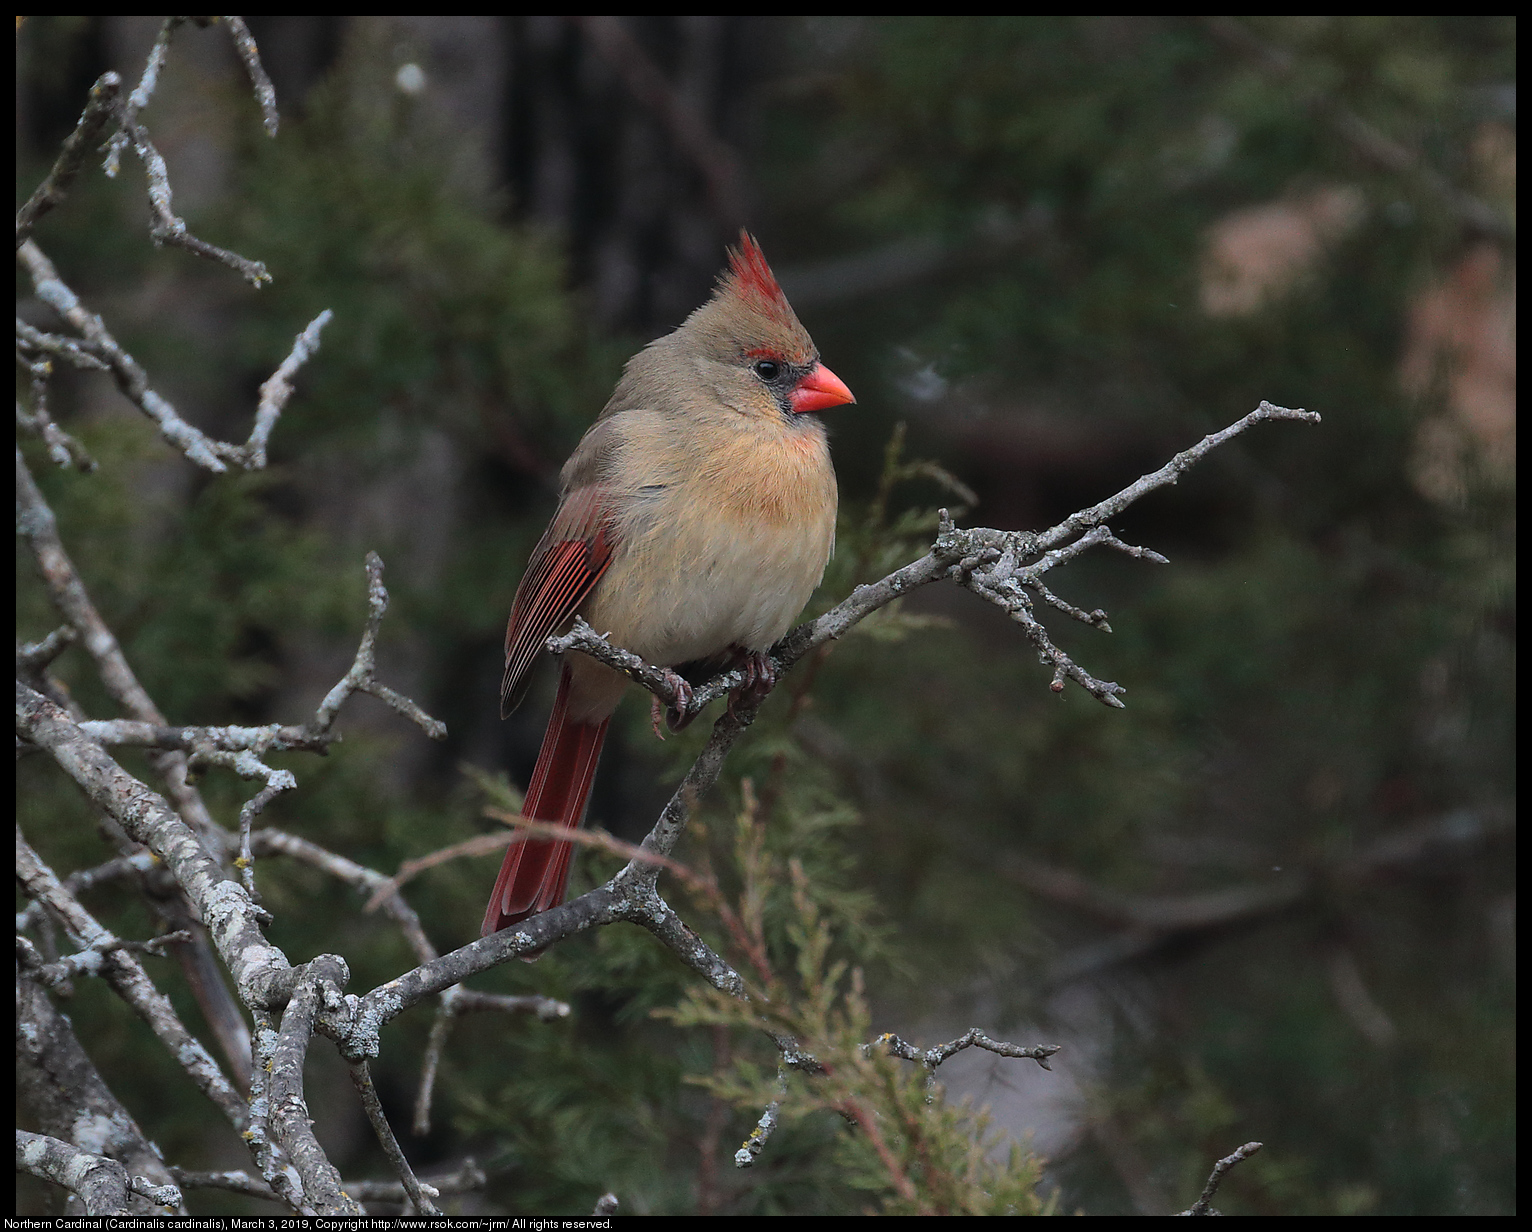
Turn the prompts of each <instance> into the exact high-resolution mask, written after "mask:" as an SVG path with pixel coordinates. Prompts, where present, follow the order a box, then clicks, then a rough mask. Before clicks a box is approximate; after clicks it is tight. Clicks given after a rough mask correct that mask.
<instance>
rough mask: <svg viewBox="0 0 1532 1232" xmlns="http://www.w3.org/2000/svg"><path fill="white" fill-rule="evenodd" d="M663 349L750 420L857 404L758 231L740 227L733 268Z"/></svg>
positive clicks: (791, 419)
mask: <svg viewBox="0 0 1532 1232" xmlns="http://www.w3.org/2000/svg"><path fill="white" fill-rule="evenodd" d="M662 345H663V347H664V349H665V350H666V351H672V352H674V353H678V354H679V356H682V357H684V358H685V359H687V360H690V361H691V362H692V363H694V364H695V365H696V371H697V373H698V375H699V376H700V377H701V379H702V382H703V384H704V385H705V386H706V387H708V388H709V390H710V391H711V392H712V393H713V394H714V395H716V397H717V399H718V401H719V402H722V403H723V404H724V405H725V406H727V407H728V408H729V409H731V410H733V411H737V412H739V413H741V414H744V415H746V416H749V417H752V418H765V419H775V420H777V421H779V422H783V421H785V422H786V423H788V424H793V423H794V422H795V421H797V420H798V417H799V416H803V415H807V414H809V413H810V412H813V411H823V410H828V409H829V408H830V407H833V406H841V405H843V404H845V403H848V402H855V401H856V399H855V397H853V396H852V393H851V391H850V390H849V389H848V388H846V383H845V382H844V381H842V380H841V379H840V377H838V376H836V375H835V373H833V372H831V371H830V370H829V369H828V368H827V367H825V366H824V364H822V363H821V362H820V360H819V351H818V350H817V349H816V348H815V346H814V340H813V339H812V338H810V337H809V333H808V330H806V329H804V328H803V324H802V322H800V321H799V320H798V315H797V314H796V313H795V312H794V311H793V309H792V305H791V304H789V303H788V302H787V296H785V295H784V294H783V293H782V288H781V287H780V286H778V285H777V280H776V276H775V275H774V274H772V272H771V267H770V266H769V265H767V264H766V257H765V255H764V254H763V253H762V252H761V246H760V245H759V244H757V243H756V242H755V237H754V236H752V235H751V234H750V233H749V232H747V231H741V232H740V242H739V247H738V248H731V249H729V268H728V269H727V270H725V271H724V273H723V274H722V275H721V276H720V277H719V279H718V286H717V289H716V290H715V291H714V293H713V298H712V299H710V300H709V301H708V302H707V303H706V304H704V305H702V307H700V308H698V309H697V310H696V311H695V312H693V313H692V314H691V316H690V317H688V318H687V319H686V322H685V323H684V324H683V325H682V326H681V327H680V328H679V329H678V330H676V332H675V333H674V334H671V335H670V336H669V337H668V338H665V339H661V340H660V342H659V343H656V344H655V347H656V348H658V347H661V346H662Z"/></svg>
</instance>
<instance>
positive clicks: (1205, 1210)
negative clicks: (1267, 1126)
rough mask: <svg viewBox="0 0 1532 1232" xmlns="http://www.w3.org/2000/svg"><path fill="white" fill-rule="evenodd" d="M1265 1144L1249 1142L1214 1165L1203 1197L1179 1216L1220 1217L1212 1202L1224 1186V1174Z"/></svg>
mask: <svg viewBox="0 0 1532 1232" xmlns="http://www.w3.org/2000/svg"><path fill="white" fill-rule="evenodd" d="M1262 1145H1263V1144H1262V1143H1259V1142H1247V1143H1245V1145H1244V1146H1242V1147H1240V1148H1239V1150H1237V1151H1235V1152H1234V1154H1232V1155H1225V1156H1224V1157H1223V1158H1222V1159H1220V1160H1219V1161H1218V1162H1217V1163H1216V1164H1214V1165H1213V1171H1212V1173H1211V1174H1210V1175H1209V1176H1208V1183H1207V1184H1206V1185H1204V1186H1203V1187H1202V1196H1201V1197H1200V1198H1198V1199H1197V1200H1196V1201H1195V1202H1193V1203H1192V1204H1191V1206H1189V1207H1187V1209H1186V1210H1184V1211H1177V1212H1176V1214H1177V1215H1219V1214H1222V1212H1221V1211H1217V1210H1214V1209H1213V1207H1212V1205H1211V1202H1212V1199H1213V1195H1214V1194H1215V1193H1217V1192H1218V1187H1219V1185H1221V1184H1223V1178H1224V1174H1225V1173H1226V1172H1228V1171H1229V1169H1230V1168H1232V1167H1234V1165H1235V1164H1238V1163H1242V1162H1243V1161H1244V1160H1247V1159H1249V1158H1250V1157H1251V1156H1252V1155H1254V1154H1255V1153H1256V1152H1257V1151H1259V1150H1260V1149H1261V1146H1262Z"/></svg>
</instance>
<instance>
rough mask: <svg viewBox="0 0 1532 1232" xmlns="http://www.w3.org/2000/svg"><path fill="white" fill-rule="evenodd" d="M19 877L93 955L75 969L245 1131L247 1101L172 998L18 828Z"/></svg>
mask: <svg viewBox="0 0 1532 1232" xmlns="http://www.w3.org/2000/svg"><path fill="white" fill-rule="evenodd" d="M16 877H17V879H18V880H19V881H20V882H21V885H22V888H23V889H25V891H26V892H27V894H28V895H29V896H30V897H32V898H34V899H36V900H38V901H39V902H41V903H42V904H43V906H44V907H45V908H46V909H47V910H48V911H49V912H51V913H52V914H53V916H54V917H55V918H56V919H57V920H58V921H59V922H60V923H61V924H63V925H64V927H65V928H66V929H68V931H69V933H70V935H71V936H72V937H73V938H74V939H75V940H76V942H77V943H78V944H79V945H80V946H81V948H82V950H85V951H88V952H89V953H90V954H92V955H94V961H93V962H92V961H91V959H89V958H87V957H85V956H76V965H77V966H78V967H80V968H85V969H89V968H91V967H96V968H99V973H100V974H101V975H102V976H104V977H105V978H106V981H107V982H108V983H109V984H111V986H112V987H113V989H115V990H116V992H117V993H118V994H119V995H120V996H121V997H122V999H123V1000H124V1001H126V1002H127V1003H128V1005H129V1006H131V1007H132V1009H133V1011H134V1013H136V1014H137V1015H138V1016H139V1017H140V1018H142V1019H143V1020H144V1022H146V1023H147V1024H148V1025H149V1028H150V1029H151V1030H152V1031H153V1032H154V1033H155V1035H156V1036H158V1037H159V1040H160V1042H161V1043H162V1044H164V1045H165V1047H166V1049H167V1050H168V1051H169V1052H170V1055H171V1056H172V1057H173V1058H174V1059H175V1061H176V1063H177V1064H178V1065H180V1066H181V1068H182V1069H184V1070H185V1071H186V1073H187V1074H188V1075H189V1076H190V1078H191V1080H192V1081H193V1082H194V1083H195V1084H196V1085H197V1087H198V1088H199V1089H200V1090H201V1091H202V1093H203V1094H204V1095H206V1096H207V1097H208V1099H210V1100H212V1101H213V1103H214V1104H215V1105H217V1107H218V1109H219V1110H220V1111H221V1112H222V1113H223V1114H224V1116H226V1117H227V1118H228V1119H229V1122H230V1123H231V1124H232V1125H233V1126H234V1128H235V1129H236V1130H243V1129H244V1128H245V1126H246V1124H247V1123H248V1120H249V1112H248V1110H247V1109H246V1107H245V1101H244V1100H242V1099H241V1098H240V1096H239V1092H237V1091H236V1090H235V1089H234V1087H233V1086H232V1085H231V1084H230V1083H229V1080H228V1079H227V1078H225V1077H224V1075H223V1072H222V1071H221V1070H220V1069H219V1068H218V1063H217V1062H216V1061H214V1060H213V1058H212V1057H211V1056H209V1055H208V1052H207V1050H206V1049H205V1048H203V1047H202V1045H201V1044H200V1043H199V1042H198V1041H197V1039H196V1037H195V1036H193V1035H192V1033H191V1032H190V1031H188V1030H187V1029H186V1027H185V1026H184V1025H183V1024H182V1022H181V1019H180V1017H179V1016H178V1015H177V1014H176V1011H175V1008H174V1007H173V1006H172V1005H171V1003H170V999H169V998H168V997H166V996H165V995H164V994H163V993H162V992H160V991H159V990H158V989H157V988H155V986H154V982H153V981H152V980H150V978H149V976H148V974H147V973H146V972H145V971H144V969H143V967H142V966H141V965H140V964H139V962H138V960H137V959H135V958H133V957H132V956H131V955H130V954H129V953H128V952H127V949H128V947H127V945H126V943H124V942H123V941H121V940H120V939H119V938H117V937H116V936H114V935H113V934H112V933H111V932H109V931H108V930H107V929H105V928H103V927H102V926H101V925H100V924H99V923H98V922H97V921H96V918H95V917H94V916H92V915H91V914H90V912H88V911H86V910H85V908H84V907H82V906H81V905H80V903H79V902H78V901H77V900H76V899H75V897H74V895H72V894H70V893H69V891H68V890H66V889H65V888H64V886H63V883H62V882H60V881H59V879H58V878H57V877H56V876H54V874H53V870H52V869H50V868H49V867H48V866H47V865H46V864H44V863H43V862H42V860H40V859H39V858H38V855H37V853H36V852H35V851H33V850H32V848H31V846H30V845H29V844H28V843H27V841H26V840H25V839H24V838H23V837H22V834H21V827H20V826H17V828H16Z"/></svg>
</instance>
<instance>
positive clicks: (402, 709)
mask: <svg viewBox="0 0 1532 1232" xmlns="http://www.w3.org/2000/svg"><path fill="white" fill-rule="evenodd" d="M387 611H388V591H387V590H386V589H385V588H384V586H383V558H382V557H380V556H379V555H378V554H377V553H376V552H368V553H367V625H366V628H365V629H364V630H363V633H362V643H361V645H360V646H358V647H357V650H356V658H355V659H354V660H353V661H352V664H351V669H350V670H349V671H348V672H347V673H346V674H345V676H343V677H342V678H341V680H340V682H339V683H338V684H336V686H335V687H334V688H333V689H331V690H330V691H329V692H328V693H327V694H325V698H324V700H323V701H322V702H320V703H319V709H318V710H316V711H315V712H314V717H313V718H312V719H310V720H309V724H308V728H309V731H310V732H311V733H312V734H313V735H315V736H319V735H324V734H326V733H328V732H329V730H330V728H331V727H332V726H334V723H335V716H336V715H337V714H338V713H339V711H340V708H341V706H343V705H344V704H345V701H346V699H347V698H348V697H350V696H351V694H353V693H370V694H372V696H374V697H376V698H377V699H378V700H379V701H381V702H383V703H385V704H386V705H388V706H390V707H392V708H393V709H394V710H396V711H398V712H399V713H400V714H402V715H403V716H404V717H405V718H407V719H409V720H410V721H411V722H412V723H414V724H415V725H416V726H417V727H419V728H420V729H421V731H423V732H425V734H426V735H428V736H430V737H431V739H432V740H445V739H446V738H447V725H446V724H445V723H442V722H439V721H438V720H436V719H433V718H432V717H431V716H430V715H428V714H427V713H426V712H425V711H424V710H422V709H421V708H420V707H419V706H418V705H416V704H415V703H414V702H413V701H411V700H410V699H409V698H407V697H405V696H404V695H403V694H402V693H396V692H394V690H393V689H390V688H389V687H388V686H387V685H385V684H382V683H381V682H379V680H378V679H377V675H376V673H377V640H378V628H379V626H380V625H381V624H382V623H383V614H384V613H385V612H387Z"/></svg>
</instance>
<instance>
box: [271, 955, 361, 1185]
mask: <svg viewBox="0 0 1532 1232" xmlns="http://www.w3.org/2000/svg"><path fill="white" fill-rule="evenodd" d="M330 962H331V964H333V966H334V967H336V968H338V971H326V970H325V966H326V964H325V962H324V960H323V959H316V960H315V961H314V962H313V963H311V964H309V967H310V968H311V969H313V970H314V971H315V972H316V974H315V975H314V976H312V977H310V978H308V979H303V980H300V981H299V983H298V986H297V988H296V989H294V991H293V994H292V997H291V998H290V999H289V1001H288V1003H287V1008H286V1009H285V1010H284V1011H283V1013H282V1028H281V1031H280V1032H279V1033H278V1036H277V1041H276V1046H275V1047H274V1048H273V1049H272V1055H271V1084H270V1088H269V1089H270V1093H271V1117H270V1126H271V1136H272V1138H273V1140H274V1141H275V1142H276V1144H277V1145H278V1146H280V1147H281V1148H282V1150H283V1152H284V1153H285V1154H286V1155H287V1157H288V1158H289V1159H290V1160H291V1161H292V1163H293V1166H294V1167H295V1168H297V1170H298V1174H299V1175H300V1176H301V1177H302V1178H303V1197H304V1202H305V1204H306V1205H307V1206H310V1207H312V1208H313V1210H314V1213H315V1214H317V1215H361V1214H365V1213H366V1212H364V1211H363V1210H362V1208H361V1206H360V1205H358V1203H357V1202H356V1201H355V1199H353V1198H351V1197H349V1196H348V1195H347V1194H346V1193H345V1191H344V1190H343V1189H342V1186H341V1179H340V1173H339V1172H337V1171H336V1170H335V1165H334V1164H332V1163H331V1162H330V1159H329V1157H328V1156H327V1155H326V1154H325V1152H324V1148H323V1147H321V1146H320V1145H319V1140H318V1139H317V1138H315V1137H314V1125H313V1121H312V1120H311V1119H310V1117H309V1111H308V1102H307V1100H305V1098H304V1095H303V1060H304V1057H305V1056H307V1054H308V1048H309V1041H310V1040H311V1039H312V1038H313V1034H314V1023H315V1020H316V1018H317V1017H318V1014H319V1009H320V1005H321V1002H322V1001H323V1000H329V999H330V997H329V996H327V995H326V992H325V991H324V990H326V989H328V990H330V991H331V992H332V993H333V996H334V997H336V998H338V996H339V992H338V989H336V984H338V983H340V982H342V980H343V979H344V972H345V964H344V963H341V962H339V961H338V960H330Z"/></svg>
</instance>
